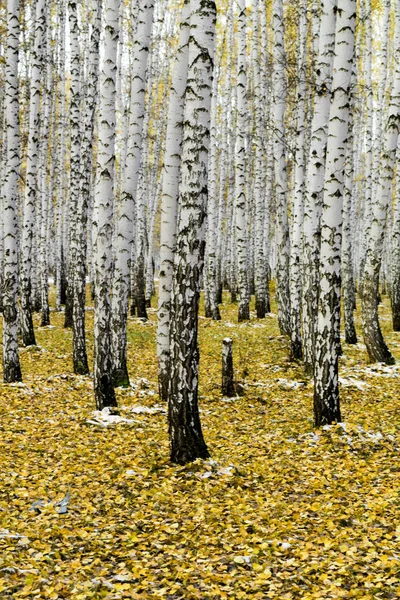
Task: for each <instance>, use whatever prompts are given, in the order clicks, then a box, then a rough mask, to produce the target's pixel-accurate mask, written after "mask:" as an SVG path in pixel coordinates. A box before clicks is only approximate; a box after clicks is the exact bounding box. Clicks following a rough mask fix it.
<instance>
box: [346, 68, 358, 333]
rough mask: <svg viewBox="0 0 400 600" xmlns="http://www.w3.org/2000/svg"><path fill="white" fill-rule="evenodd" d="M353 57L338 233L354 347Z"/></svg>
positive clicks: (349, 323)
mask: <svg viewBox="0 0 400 600" xmlns="http://www.w3.org/2000/svg"><path fill="white" fill-rule="evenodd" d="M357 58H358V57H357V56H355V57H354V61H353V76H352V83H351V90H352V91H351V99H350V112H349V133H348V137H347V147H346V163H345V178H344V197H343V233H342V288H343V315H344V331H345V340H346V343H347V344H357V333H356V328H355V324H354V315H353V313H354V309H355V303H356V294H355V281H354V258H353V249H354V248H353V247H354V239H355V235H354V234H355V231H354V229H355V219H354V203H355V201H356V197H355V194H354V155H355V153H356V151H357V145H358V143H359V140H358V139H357V137H356V136H354V125H355V120H354V109H355V98H354V88H355V87H356V83H357V65H356V62H357Z"/></svg>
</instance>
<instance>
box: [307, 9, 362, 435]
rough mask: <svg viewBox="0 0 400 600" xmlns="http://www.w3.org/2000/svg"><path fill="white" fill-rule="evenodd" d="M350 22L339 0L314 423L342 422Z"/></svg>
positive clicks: (352, 22) (350, 13)
mask: <svg viewBox="0 0 400 600" xmlns="http://www.w3.org/2000/svg"><path fill="white" fill-rule="evenodd" d="M355 25H356V0H338V8H337V19H336V33H335V57H334V63H333V82H332V102H331V108H330V113H329V129H328V142H327V151H326V165H325V183H324V195H323V205H322V215H321V254H320V269H319V282H320V290H319V302H318V328H317V343H316V356H315V372H314V419H315V425H316V426H317V427H319V426H320V425H325V424H330V423H332V422H334V421H336V422H337V421H340V420H341V414H340V403H339V375H338V362H339V344H338V340H339V331H340V289H341V277H340V273H341V242H342V209H343V190H344V166H345V158H346V145H347V135H348V119H349V95H350V83H351V74H352V61H353V58H354V31H355Z"/></svg>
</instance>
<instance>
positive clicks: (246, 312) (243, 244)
mask: <svg viewBox="0 0 400 600" xmlns="http://www.w3.org/2000/svg"><path fill="white" fill-rule="evenodd" d="M238 9H239V16H238V33H237V36H238V57H237V79H236V102H237V104H236V143H235V213H236V247H237V284H238V291H239V310H238V320H239V321H246V320H248V319H250V284H249V241H248V231H247V230H248V223H247V202H246V164H245V161H246V131H247V120H248V113H247V77H246V50H247V48H246V40H247V38H246V3H245V0H239V1H238Z"/></svg>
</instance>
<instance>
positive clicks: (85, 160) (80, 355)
mask: <svg viewBox="0 0 400 600" xmlns="http://www.w3.org/2000/svg"><path fill="white" fill-rule="evenodd" d="M102 5H103V0H98V2H97V6H96V9H95V11H94V18H93V24H92V31H91V37H90V47H89V57H88V62H89V66H88V75H87V86H86V91H85V98H84V104H83V111H82V112H83V130H82V131H81V133H80V136H79V137H80V148H79V150H78V152H79V154H80V159H79V163H78V164H76V165H74V168H76V169H77V170H78V172H77V173H76V174H75V176H76V177H77V179H78V182H77V183H78V186H79V187H78V189H77V191H76V192H77V197H76V198H75V201H76V206H75V211H76V214H75V216H74V225H75V231H74V234H73V235H74V242H73V244H74V260H73V273H72V285H71V289H72V334H73V364H74V373H76V374H77V375H87V374H88V373H89V366H88V359H87V352H86V338H85V297H86V238H87V216H88V208H89V200H90V184H91V179H92V170H93V151H92V146H93V143H94V118H95V112H96V106H97V96H98V76H99V73H98V71H99V41H100V29H101V15H102ZM78 114H79V113H78ZM75 116H78V115H75ZM78 141H79V140H78ZM78 152H77V153H76V155H78ZM70 272H72V269H71V271H70Z"/></svg>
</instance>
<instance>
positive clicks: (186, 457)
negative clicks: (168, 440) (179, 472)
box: [171, 444, 210, 465]
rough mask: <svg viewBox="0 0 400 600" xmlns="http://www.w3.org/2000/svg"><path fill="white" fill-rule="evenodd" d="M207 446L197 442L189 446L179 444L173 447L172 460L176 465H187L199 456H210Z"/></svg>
mask: <svg viewBox="0 0 400 600" xmlns="http://www.w3.org/2000/svg"><path fill="white" fill-rule="evenodd" d="M209 457H210V454H209V452H208V449H207V446H206V445H205V444H197V445H194V444H193V445H190V447H189V446H186V445H185V446H179V447H172V448H171V462H172V463H174V464H176V465H187V464H188V463H191V462H193V461H195V460H197V459H198V458H203V459H205V458H209Z"/></svg>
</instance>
